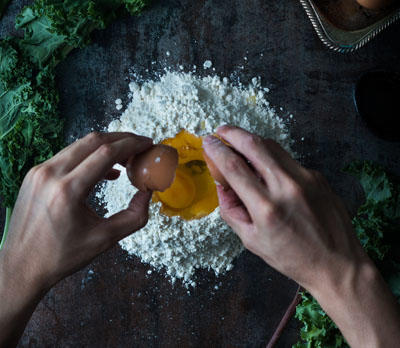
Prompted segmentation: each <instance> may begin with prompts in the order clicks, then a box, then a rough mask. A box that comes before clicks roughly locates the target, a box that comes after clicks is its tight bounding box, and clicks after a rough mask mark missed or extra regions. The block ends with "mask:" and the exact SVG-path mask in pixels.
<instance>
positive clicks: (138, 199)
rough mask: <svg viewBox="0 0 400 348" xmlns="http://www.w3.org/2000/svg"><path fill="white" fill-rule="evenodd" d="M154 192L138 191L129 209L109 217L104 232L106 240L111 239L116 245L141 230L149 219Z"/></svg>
mask: <svg viewBox="0 0 400 348" xmlns="http://www.w3.org/2000/svg"><path fill="white" fill-rule="evenodd" d="M151 195H152V192H150V191H149V192H143V191H138V192H137V193H136V194H135V195H134V196H133V198H132V200H131V201H130V203H129V206H128V208H127V209H125V210H123V211H120V212H119V213H117V214H114V215H112V216H111V217H109V218H108V219H107V220H106V222H105V224H104V228H103V231H104V233H105V236H104V238H110V240H111V243H116V242H118V241H119V240H121V239H123V238H125V237H126V236H128V235H130V234H131V233H133V232H135V231H137V230H139V229H141V228H142V227H144V226H145V225H146V223H147V220H148V218H149V203H150V199H151Z"/></svg>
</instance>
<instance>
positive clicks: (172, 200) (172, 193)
mask: <svg viewBox="0 0 400 348" xmlns="http://www.w3.org/2000/svg"><path fill="white" fill-rule="evenodd" d="M157 195H158V198H159V199H160V201H161V202H163V203H165V204H166V205H167V206H168V207H170V208H172V209H185V208H187V207H188V206H190V204H191V203H192V202H193V200H194V197H195V195H196V187H195V185H194V182H193V180H192V179H191V178H190V176H189V175H187V174H185V173H184V172H183V171H182V169H180V168H178V169H177V170H176V174H175V180H174V182H173V183H172V185H171V186H170V187H169V188H168V189H167V190H165V191H164V192H158V193H157Z"/></svg>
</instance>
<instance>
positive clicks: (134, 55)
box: [0, 0, 400, 347]
mask: <svg viewBox="0 0 400 348" xmlns="http://www.w3.org/2000/svg"><path fill="white" fill-rule="evenodd" d="M22 3H26V1H13V2H12V5H11V6H10V7H9V9H8V12H7V14H6V16H5V17H4V18H3V20H2V22H0V35H1V36H2V37H3V36H4V35H5V34H7V33H10V32H13V29H12V21H13V18H14V16H15V13H17V11H18V9H19V8H20V7H21V4H22ZM399 37H400V26H398V25H395V26H393V27H391V28H389V30H387V31H385V32H384V33H383V34H382V35H380V36H379V37H378V38H377V39H376V40H373V41H372V42H371V43H370V44H368V45H367V46H366V47H365V48H362V49H361V50H359V51H357V52H356V53H354V54H349V55H342V54H338V53H334V52H332V51H329V50H328V49H327V48H326V47H324V46H323V45H322V43H321V42H320V41H319V39H318V38H317V36H316V34H315V33H314V31H313V29H312V27H311V24H310V22H309V20H308V19H307V17H306V15H305V13H304V11H303V9H302V8H301V6H300V4H299V3H298V2H297V1H275V0H253V1H238V0H231V1H228V0H214V1H211V0H201V1H191V0H180V1H178V0H175V1H173V0H171V1H167V0H165V1H155V2H154V5H153V6H151V8H150V9H149V10H147V11H146V12H145V13H144V14H143V15H142V16H140V17H139V18H133V17H132V18H126V19H122V20H118V21H116V22H115V23H113V24H112V25H111V26H110V27H109V28H107V29H106V30H104V31H101V32H95V33H94V35H93V43H92V45H90V46H89V47H87V48H84V49H82V50H75V51H73V52H72V53H71V54H70V56H69V57H68V58H67V60H66V61H65V62H63V63H62V64H61V65H60V66H59V69H58V84H59V88H60V93H61V103H60V112H61V113H62V115H63V116H64V117H65V118H66V119H67V134H66V139H67V141H70V140H71V138H72V137H77V136H82V135H84V134H86V133H87V132H89V131H90V130H91V129H92V128H94V129H101V128H102V127H104V126H105V125H106V124H108V122H109V121H110V120H111V119H113V118H115V117H117V116H118V115H119V114H120V112H119V111H117V110H116V109H115V104H114V100H115V99H116V98H119V97H122V100H123V102H124V104H126V102H127V100H128V99H127V93H128V81H129V71H130V69H132V71H135V72H138V73H140V74H142V75H144V76H145V77H146V76H150V75H151V72H152V71H154V70H158V71H159V70H161V69H162V68H163V67H164V66H172V67H176V66H177V65H182V66H183V67H184V69H185V70H186V71H188V70H190V67H191V66H192V65H193V64H195V65H197V66H198V67H202V66H203V62H204V61H205V60H211V61H212V62H213V67H215V69H216V71H215V72H216V73H217V74H218V75H220V76H229V75H230V74H231V73H233V72H237V71H239V72H240V74H239V75H240V77H241V80H242V81H243V82H246V83H247V82H249V81H250V80H251V78H252V77H254V76H260V77H261V79H262V84H263V85H265V86H267V87H269V88H270V89H271V92H270V94H269V97H268V98H269V100H270V102H271V103H272V104H273V105H275V106H276V107H281V106H282V107H283V111H282V112H281V114H282V115H286V116H287V115H288V114H293V115H294V119H295V120H294V121H292V122H290V123H289V124H290V129H291V133H292V135H293V137H294V139H295V140H296V145H295V150H296V151H297V152H298V153H299V154H300V155H301V158H302V162H303V163H304V164H305V165H307V166H310V167H312V168H315V169H318V170H320V171H322V172H323V173H324V174H325V175H326V176H327V178H328V180H329V181H330V182H331V183H332V185H333V187H334V188H335V189H336V190H337V191H338V193H339V194H340V195H341V196H343V197H344V199H345V200H346V203H347V205H348V207H349V209H350V210H351V211H354V210H355V208H356V207H357V205H358V204H359V203H360V202H361V201H362V194H361V191H360V188H359V186H358V185H356V184H355V182H354V180H352V179H351V178H349V177H348V176H346V175H344V174H342V173H341V172H340V168H342V167H343V166H344V165H345V164H346V163H348V162H350V161H351V160H353V159H370V160H374V161H377V162H379V163H381V164H383V165H385V166H387V167H388V168H390V169H392V170H393V171H394V172H397V173H398V174H400V160H399V158H400V157H399V154H400V151H399V150H400V144H399V143H390V142H385V141H383V140H380V139H378V138H377V137H376V136H375V135H374V134H372V133H371V132H370V131H369V130H368V129H367V128H366V126H365V124H364V123H363V121H362V120H361V119H360V117H359V116H358V115H357V114H356V110H355V106H354V102H353V88H354V83H355V81H356V80H357V78H358V77H359V76H360V74H362V73H363V72H365V71H368V70H370V69H375V68H386V69H392V70H394V71H400V59H399V53H400V41H399V40H398V38H399ZM166 51H169V52H170V55H169V56H167V54H166ZM244 57H247V61H246V60H245V59H244ZM154 61H155V62H156V63H155V64H152V62H154ZM240 66H243V69H239V68H238V67H240ZM146 69H149V72H146ZM199 71H200V73H201V74H204V71H203V69H199ZM302 139H303V140H302ZM2 214H3V215H4V213H3V212H2ZM2 221H4V220H2ZM148 269H149V267H148V266H146V265H143V264H141V263H140V262H139V261H138V259H136V258H133V259H131V258H127V254H126V252H124V251H123V250H122V249H121V248H120V247H119V246H115V247H114V248H113V249H112V250H110V251H108V252H106V253H105V254H103V255H101V256H100V257H98V258H97V259H95V260H94V261H93V263H92V264H90V265H89V266H88V267H86V268H85V269H84V270H82V271H80V272H78V273H76V274H74V275H73V276H71V277H69V278H67V279H65V280H64V281H62V282H60V283H59V284H58V285H57V286H56V287H54V288H53V289H52V290H51V291H50V292H49V293H48V294H47V296H46V297H45V298H44V300H43V301H42V302H41V303H40V304H39V306H38V308H37V310H36V312H35V313H34V315H33V317H32V319H31V321H30V322H29V325H28V327H27V329H26V331H25V334H24V336H23V338H22V340H21V343H20V346H21V347H25V346H26V347H28V346H29V347H69V346H71V347H72V346H73V347H130V346H132V347H176V346H182V347H262V346H265V344H266V342H267V341H268V339H269V338H270V337H271V335H272V333H273V331H274V329H275V327H276V325H277V324H278V322H279V320H280V318H281V317H282V315H283V313H284V311H285V309H286V307H287V305H288V304H289V302H290V301H291V299H292V297H293V295H294V292H295V290H296V284H295V283H293V282H292V281H291V280H289V279H287V278H286V277H284V276H282V275H280V274H278V273H277V272H275V271H274V270H272V269H271V268H270V267H268V266H267V265H266V264H264V263H263V262H262V261H261V260H260V259H258V258H257V257H255V256H253V255H251V254H250V253H248V252H245V253H243V254H242V255H241V256H240V257H239V258H238V259H237V261H236V262H235V267H234V269H233V270H232V271H230V272H229V273H228V274H226V275H224V276H221V277H219V278H218V279H216V278H215V277H214V276H213V275H212V274H210V273H209V272H207V271H200V272H199V273H198V280H199V281H198V283H199V284H198V286H197V287H196V288H195V289H193V290H191V291H190V294H188V293H187V290H186V289H184V288H182V286H181V285H180V284H179V283H177V284H175V286H172V285H171V284H170V283H169V282H168V280H166V279H165V278H164V275H163V274H159V273H157V272H152V273H151V274H147V270H148ZM216 284H217V285H218V289H215V285H216ZM298 330H299V328H298V324H297V322H296V321H295V320H292V321H291V322H290V323H289V326H288V328H287V329H286V331H285V332H284V334H283V336H282V337H281V340H280V341H279V343H278V345H277V347H290V346H291V344H293V343H294V342H296V340H297V339H298Z"/></svg>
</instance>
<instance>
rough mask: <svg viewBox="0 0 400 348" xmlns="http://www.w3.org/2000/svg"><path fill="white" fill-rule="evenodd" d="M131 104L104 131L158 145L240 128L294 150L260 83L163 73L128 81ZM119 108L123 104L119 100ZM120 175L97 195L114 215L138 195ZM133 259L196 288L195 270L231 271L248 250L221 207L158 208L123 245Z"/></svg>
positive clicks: (154, 204)
mask: <svg viewBox="0 0 400 348" xmlns="http://www.w3.org/2000/svg"><path fill="white" fill-rule="evenodd" d="M129 90H130V93H129V97H130V103H129V105H128V106H127V108H126V110H125V111H124V112H123V114H122V115H121V117H120V119H117V120H114V121H112V122H111V123H110V124H109V126H108V128H107V131H109V132H116V131H118V132H120V131H128V132H133V133H137V134H141V135H145V136H148V137H151V138H153V139H154V143H158V142H160V141H162V140H163V139H165V138H170V137H174V136H175V135H176V134H177V133H179V131H181V130H182V129H185V130H187V131H189V132H191V133H193V134H196V135H198V136H203V135H206V134H210V133H213V132H215V129H216V128H217V127H218V126H220V125H223V124H232V125H236V126H240V127H242V128H244V129H247V130H249V131H251V132H254V133H257V134H259V135H260V136H262V137H268V138H272V139H275V140H276V141H278V142H279V143H280V144H281V145H282V146H283V147H284V148H285V149H286V150H288V151H290V152H291V144H292V140H291V138H290V137H289V133H288V130H287V128H286V126H285V125H284V123H283V120H282V119H281V118H279V117H278V116H277V114H276V112H275V110H274V109H272V108H271V107H270V106H269V103H268V101H267V100H266V99H265V94H266V93H267V92H268V89H266V88H262V87H261V84H260V79H259V78H253V79H252V82H251V84H250V85H248V86H243V85H239V86H235V85H233V84H232V83H231V82H230V80H229V79H228V78H226V77H224V78H220V77H218V76H207V77H203V78H201V77H197V76H195V75H194V74H192V73H184V72H171V71H166V72H165V74H164V75H162V76H160V79H159V80H157V81H146V82H144V83H142V84H141V85H139V84H138V83H136V82H131V83H130V84H129ZM118 105H121V104H119V103H118ZM117 168H118V169H120V170H121V176H120V177H119V178H118V179H117V180H115V181H109V182H105V183H103V184H102V185H101V188H100V191H99V192H98V193H97V196H98V197H100V198H101V200H102V201H103V202H104V204H105V207H106V209H107V211H108V212H107V214H106V216H107V217H108V216H111V215H113V214H115V213H117V212H119V211H120V210H122V209H125V208H126V207H127V206H128V203H129V201H130V199H131V198H132V196H133V194H134V193H135V192H136V191H137V190H136V189H135V188H134V187H133V186H132V185H131V184H130V181H129V179H128V177H127V175H126V172H125V169H124V168H123V167H122V166H117ZM120 245H121V247H122V248H123V249H125V250H126V251H127V252H128V253H129V254H130V255H135V256H137V257H139V258H140V259H141V261H142V262H144V263H148V264H150V265H151V266H153V267H154V268H155V269H156V270H161V269H164V270H165V272H166V274H167V275H168V276H169V278H170V279H171V281H172V282H175V281H176V279H181V280H182V282H183V284H184V285H185V286H189V285H190V286H195V285H196V283H195V281H194V279H193V278H194V273H195V270H196V269H197V268H205V269H209V270H212V271H214V272H215V274H216V275H219V274H221V273H224V272H226V271H228V270H230V269H231V268H232V261H233V260H234V259H235V258H236V257H237V256H238V255H239V254H240V253H241V252H242V250H243V246H242V244H241V242H240V240H239V238H238V237H237V236H236V234H235V233H234V232H233V231H232V230H231V229H230V227H229V226H228V225H227V224H226V223H225V222H224V221H223V220H222V219H221V217H220V215H219V209H218V208H217V209H216V210H214V211H213V212H212V213H211V214H209V215H208V216H206V217H204V218H201V219H198V220H191V221H185V220H182V219H181V218H179V217H167V216H164V215H162V214H161V213H160V203H152V204H151V205H150V217H149V222H148V224H147V225H146V226H145V227H144V228H143V229H142V230H140V231H138V232H136V233H134V234H132V235H131V236H129V237H127V238H125V239H124V240H122V241H121V242H120Z"/></svg>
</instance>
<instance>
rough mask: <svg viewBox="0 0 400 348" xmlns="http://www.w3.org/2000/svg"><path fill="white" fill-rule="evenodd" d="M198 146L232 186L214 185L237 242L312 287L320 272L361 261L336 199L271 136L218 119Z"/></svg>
mask: <svg viewBox="0 0 400 348" xmlns="http://www.w3.org/2000/svg"><path fill="white" fill-rule="evenodd" d="M217 133H218V135H219V136H221V137H222V138H223V139H224V140H226V141H227V142H228V143H230V144H231V145H232V146H233V148H234V149H235V150H236V151H237V152H239V153H240V154H242V155H243V156H244V157H245V158H246V159H248V161H249V162H250V163H251V165H252V167H253V168H250V167H249V165H248V164H247V163H246V161H245V160H244V159H243V158H242V157H241V156H239V155H238V154H237V153H235V152H234V151H233V150H232V149H231V148H229V147H228V146H226V145H224V144H223V142H221V141H220V140H218V138H217V137H213V136H211V137H209V138H206V139H205V142H204V147H205V151H206V152H207V154H208V155H209V157H210V158H211V159H212V160H213V162H214V163H215V164H216V165H217V166H218V168H219V169H220V171H221V173H222V174H223V175H224V177H225V178H226V180H227V181H228V182H229V183H230V186H231V188H232V189H229V190H223V189H222V188H221V187H219V188H218V193H219V199H220V210H221V215H222V217H223V218H224V219H225V220H226V222H227V223H228V224H229V225H231V226H232V228H233V229H234V230H235V232H236V233H237V234H238V235H239V237H240V238H241V240H242V242H243V244H244V246H245V247H246V248H247V249H249V250H250V251H252V252H253V253H254V254H256V255H258V256H260V257H261V258H262V259H263V260H265V261H266V262H267V263H268V264H270V265H271V266H272V267H274V268H276V269H277V270H278V271H280V272H282V273H283V274H285V275H287V276H289V277H290V278H292V279H294V280H295V281H297V282H298V283H299V284H301V285H302V286H303V287H304V288H306V289H309V290H311V291H312V290H314V288H316V284H319V283H320V282H323V281H326V280H327V279H323V278H325V277H331V278H333V279H337V280H340V279H341V278H342V277H343V276H344V275H345V274H344V272H343V269H344V268H348V267H350V266H352V267H355V266H357V265H360V264H362V263H363V262H366V261H368V258H367V256H366V254H365V253H364V251H363V249H362V247H361V245H360V243H359V241H358V239H357V238H356V236H355V234H354V232H353V229H352V225H351V221H350V218H349V216H348V214H347V212H346V209H345V207H344V205H343V203H342V202H341V200H340V199H339V198H338V196H336V195H335V194H334V193H333V192H332V190H331V189H330V187H329V185H328V183H327V182H326V180H325V178H324V177H323V176H322V175H321V174H320V173H318V172H316V171H312V170H307V169H305V168H303V167H302V166H301V165H300V164H299V163H298V162H296V161H295V160H294V159H292V158H291V156H290V155H289V154H288V153H287V152H286V151H285V150H284V149H283V148H282V147H281V146H280V145H279V144H277V143H276V142H274V141H272V140H269V139H268V140H265V139H261V138H260V137H258V136H256V135H253V134H250V133H248V132H246V131H244V130H242V129H239V128H235V127H230V126H223V127H220V128H219V129H218V131H217Z"/></svg>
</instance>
